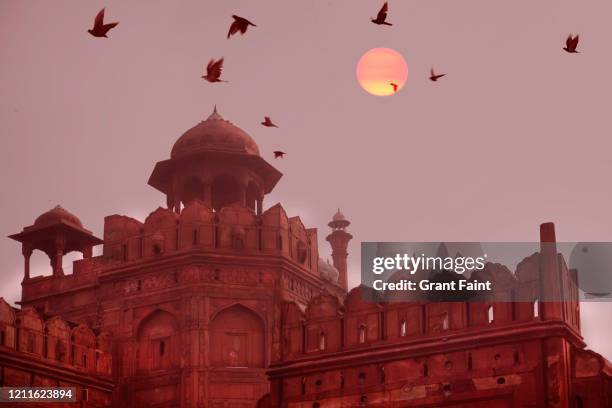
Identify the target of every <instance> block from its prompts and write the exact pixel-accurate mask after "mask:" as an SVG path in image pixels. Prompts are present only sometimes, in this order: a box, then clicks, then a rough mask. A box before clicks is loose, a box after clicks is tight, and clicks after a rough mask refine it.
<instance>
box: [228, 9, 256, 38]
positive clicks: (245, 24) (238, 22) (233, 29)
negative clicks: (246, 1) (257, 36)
mask: <svg viewBox="0 0 612 408" xmlns="http://www.w3.org/2000/svg"><path fill="white" fill-rule="evenodd" d="M232 17H233V18H234V22H233V23H232V25H231V26H230V29H229V31H228V33H227V38H230V37H231V36H232V35H234V34H236V33H237V32H238V31H240V35H243V34H244V33H246V30H247V28H249V26H250V25H252V26H253V27H257V26H256V25H255V24H253V23H251V22H250V21H249V20H247V19H246V18H242V17H238V16H237V15H235V14H234V15H232Z"/></svg>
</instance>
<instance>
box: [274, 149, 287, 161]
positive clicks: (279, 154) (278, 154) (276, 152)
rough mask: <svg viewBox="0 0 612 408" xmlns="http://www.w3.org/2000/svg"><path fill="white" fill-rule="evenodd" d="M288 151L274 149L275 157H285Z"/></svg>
mask: <svg viewBox="0 0 612 408" xmlns="http://www.w3.org/2000/svg"><path fill="white" fill-rule="evenodd" d="M286 154H287V153H285V152H281V151H280V150H275V151H274V158H275V159H278V158H281V159H282V158H283V157H284V156H285V155H286Z"/></svg>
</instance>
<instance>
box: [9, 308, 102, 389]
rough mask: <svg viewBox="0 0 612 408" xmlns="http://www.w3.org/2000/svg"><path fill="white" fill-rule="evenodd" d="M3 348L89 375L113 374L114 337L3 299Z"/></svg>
mask: <svg viewBox="0 0 612 408" xmlns="http://www.w3.org/2000/svg"><path fill="white" fill-rule="evenodd" d="M0 349H2V350H3V353H12V354H22V355H25V356H27V358H30V359H31V358H34V359H37V360H40V361H42V362H44V363H46V364H49V365H53V366H56V367H61V368H70V369H74V370H78V371H79V372H82V373H87V374H88V375H89V374H90V375H96V376H103V377H110V376H111V368H112V354H111V351H112V339H111V336H110V334H109V333H107V332H102V333H98V332H97V331H95V330H93V329H92V328H90V327H89V326H87V325H85V324H77V323H73V322H69V321H66V320H64V319H62V318H61V317H58V316H55V317H42V316H41V315H40V314H39V313H38V312H37V311H36V309H34V308H32V307H25V308H24V309H17V308H14V307H12V306H10V305H9V304H8V303H7V302H6V301H5V300H4V299H3V298H0Z"/></svg>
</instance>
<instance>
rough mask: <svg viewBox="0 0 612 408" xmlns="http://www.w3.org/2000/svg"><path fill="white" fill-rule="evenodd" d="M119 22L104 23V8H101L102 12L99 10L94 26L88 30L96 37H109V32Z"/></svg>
mask: <svg viewBox="0 0 612 408" xmlns="http://www.w3.org/2000/svg"><path fill="white" fill-rule="evenodd" d="M117 24H119V23H118V22H117V23H108V24H104V9H102V10H100V12H98V15H97V16H96V19H95V20H94V26H93V28H92V29H90V30H87V32H88V33H89V34H91V35H93V36H94V37H104V38H108V37H107V35H106V34H107V33H108V32H109V31H110V30H111V29H112V28H114V27H116V26H117Z"/></svg>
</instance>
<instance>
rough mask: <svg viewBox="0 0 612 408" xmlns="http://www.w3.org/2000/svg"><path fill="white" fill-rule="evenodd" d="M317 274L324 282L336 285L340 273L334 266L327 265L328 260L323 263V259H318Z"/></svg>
mask: <svg viewBox="0 0 612 408" xmlns="http://www.w3.org/2000/svg"><path fill="white" fill-rule="evenodd" d="M318 266H319V274H320V275H321V277H322V278H323V279H325V280H326V281H329V282H332V283H337V282H338V277H339V276H340V272H338V269H336V267H335V266H333V265H332V264H330V263H329V260H328V261H327V262H325V261H324V260H323V259H321V258H319V263H318Z"/></svg>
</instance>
